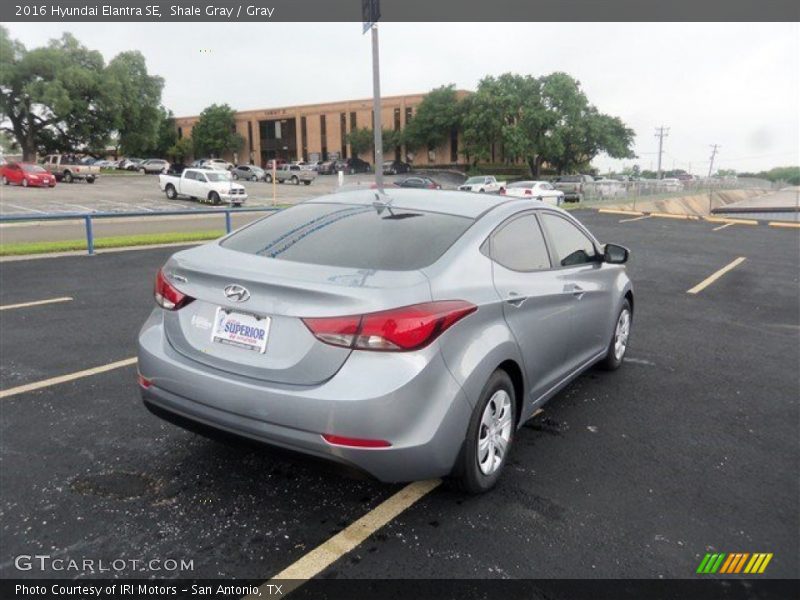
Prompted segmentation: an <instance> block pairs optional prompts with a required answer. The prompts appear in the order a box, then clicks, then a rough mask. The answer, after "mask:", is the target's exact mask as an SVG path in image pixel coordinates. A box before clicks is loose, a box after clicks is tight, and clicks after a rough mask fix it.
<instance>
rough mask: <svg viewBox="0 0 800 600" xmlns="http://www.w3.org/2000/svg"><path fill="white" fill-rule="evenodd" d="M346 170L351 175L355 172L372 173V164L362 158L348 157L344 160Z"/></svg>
mask: <svg viewBox="0 0 800 600" xmlns="http://www.w3.org/2000/svg"><path fill="white" fill-rule="evenodd" d="M344 172H345V173H348V174H350V175H353V174H355V173H372V165H371V164H369V163H368V162H367V161H365V160H361V159H360V158H348V159H347V160H346V161H344Z"/></svg>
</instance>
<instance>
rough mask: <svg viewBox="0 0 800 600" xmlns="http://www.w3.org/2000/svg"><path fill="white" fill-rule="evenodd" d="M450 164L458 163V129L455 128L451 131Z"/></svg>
mask: <svg viewBox="0 0 800 600" xmlns="http://www.w3.org/2000/svg"><path fill="white" fill-rule="evenodd" d="M450 162H451V163H457V162H458V129H456V128H455V127H453V129H452V130H451V131H450Z"/></svg>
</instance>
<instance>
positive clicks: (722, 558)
mask: <svg viewBox="0 0 800 600" xmlns="http://www.w3.org/2000/svg"><path fill="white" fill-rule="evenodd" d="M771 560H772V553H771V552H769V553H766V552H756V553H754V554H750V553H749V552H731V553H725V552H721V553H716V554H710V553H709V554H706V555H705V557H703V560H702V561H700V565H699V566H698V567H697V571H696V572H697V573H698V574H701V575H713V574H714V573H721V574H725V575H736V574H747V575H760V574H761V573H763V572H764V570H765V569H766V568H767V565H768V564H769V561H771Z"/></svg>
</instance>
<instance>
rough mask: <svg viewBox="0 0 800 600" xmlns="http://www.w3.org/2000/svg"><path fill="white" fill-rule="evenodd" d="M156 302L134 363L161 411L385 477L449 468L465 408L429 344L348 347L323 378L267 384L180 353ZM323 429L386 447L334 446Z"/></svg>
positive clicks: (149, 401) (148, 397)
mask: <svg viewBox="0 0 800 600" xmlns="http://www.w3.org/2000/svg"><path fill="white" fill-rule="evenodd" d="M160 310H161V309H156V310H155V311H154V312H153V314H152V315H151V317H150V319H148V321H147V322H146V323H145V325H144V327H143V328H142V331H141V333H140V337H139V371H140V373H141V374H142V376H143V377H145V378H147V379H148V380H150V381H151V382H152V385H150V387H147V388H141V394H142V399H143V400H144V402H145V404H146V405H147V406H148V408H149V409H150V410H151V411H152V412H155V413H156V414H159V416H162V417H164V418H167V420H169V421H173V422H176V423H177V424H179V425H183V426H184V427H187V428H190V429H191V428H192V427H189V425H190V424H197V425H199V426H201V427H210V428H212V429H215V430H219V431H223V432H226V433H230V434H234V435H238V436H243V437H246V438H250V439H253V440H256V441H259V442H264V443H267V444H272V445H275V446H280V447H283V448H287V449H290V450H295V451H298V452H302V453H305V454H310V455H314V456H318V457H322V458H326V459H330V460H333V461H336V462H339V463H344V464H347V465H350V466H353V467H356V468H358V469H361V470H363V471H366V472H367V473H369V474H371V475H372V476H374V477H376V478H378V479H380V480H382V481H412V480H419V479H428V478H432V477H441V476H444V475H447V474H449V473H450V472H451V471H452V468H453V465H454V464H455V462H456V459H457V457H458V454H459V452H460V450H461V446H462V443H463V440H464V437H465V435H466V431H467V426H468V423H469V419H470V415H471V408H470V405H469V403H468V401H467V399H466V397H465V396H464V393H463V391H462V390H461V387H460V386H459V385H458V383H457V382H456V381H455V379H454V378H453V376H452V375H451V374H450V371H449V370H448V369H447V367H446V365H445V363H444V360H443V359H442V357H441V354H440V351H439V349H438V346H436V344H435V343H434V344H433V345H431V346H429V347H428V348H426V349H423V350H420V351H417V352H410V353H402V354H400V353H380V352H363V351H362V352H353V353H352V355H351V356H350V357H349V358H348V359H347V361H346V362H345V363H344V365H343V366H342V367H341V368H340V369H339V371H338V372H337V373H336V374H335V375H334V376H333V377H332V378H330V379H329V380H327V381H326V382H324V383H322V384H319V385H313V386H298V385H282V384H273V383H269V382H263V381H259V380H256V379H252V378H248V377H244V376H239V375H235V374H232V373H226V372H224V371H221V370H218V369H214V368H211V367H208V366H205V365H201V364H199V363H197V362H195V361H192V360H191V359H188V358H186V357H184V356H182V355H181V354H179V353H178V352H177V351H176V350H175V349H173V348H172V347H171V346H170V344H169V342H168V341H167V339H166V337H165V336H164V330H163V326H162V315H161V313H160ZM322 434H333V435H337V436H344V437H349V438H357V439H364V440H385V441H387V442H389V443H390V444H391V446H390V447H387V448H355V447H349V446H337V445H331V444H329V443H328V442H327V441H325V439H324V438H323V437H322Z"/></svg>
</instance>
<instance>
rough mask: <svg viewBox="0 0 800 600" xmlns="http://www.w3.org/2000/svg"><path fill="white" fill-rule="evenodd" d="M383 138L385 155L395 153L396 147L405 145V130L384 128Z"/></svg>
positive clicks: (382, 131)
mask: <svg viewBox="0 0 800 600" xmlns="http://www.w3.org/2000/svg"><path fill="white" fill-rule="evenodd" d="M381 140H382V141H383V156H384V160H386V156H387V155H389V154H392V153H394V149H395V148H397V147H398V146H402V145H403V132H402V130H399V129H382V130H381ZM373 145H374V143H373Z"/></svg>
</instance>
